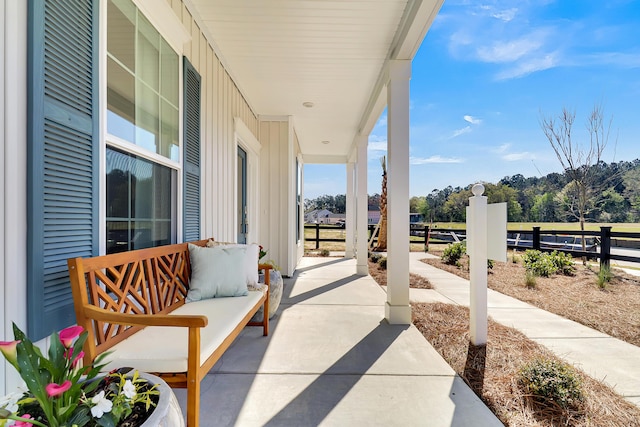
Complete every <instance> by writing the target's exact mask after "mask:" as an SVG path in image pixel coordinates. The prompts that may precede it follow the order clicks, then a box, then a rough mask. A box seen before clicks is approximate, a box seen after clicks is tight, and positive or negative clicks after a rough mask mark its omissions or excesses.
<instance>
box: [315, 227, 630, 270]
mask: <svg viewBox="0 0 640 427" xmlns="http://www.w3.org/2000/svg"><path fill="white" fill-rule="evenodd" d="M304 228H305V229H315V238H314V239H306V240H307V241H314V242H315V248H316V249H319V248H320V243H321V242H345V239H343V238H323V237H321V231H322V230H340V229H341V227H337V226H328V225H323V226H322V227H321V226H320V224H314V225H305V226H304ZM374 230H375V225H369V240H371V239H372V238H373V241H374V242H375V241H376V239H377V236H373V233H374ZM416 237H417V238H416ZM410 238H412V240H411V243H421V244H423V245H424V247H425V250H426V249H427V248H428V247H429V245H430V244H431V245H433V244H450V243H454V242H461V241H464V240H465V239H466V231H465V230H461V229H446V228H434V229H430V228H429V226H425V225H417V224H411V227H410ZM583 241H584V246H583ZM507 247H508V248H511V249H516V250H518V249H520V250H526V249H537V250H540V251H543V252H552V251H554V250H555V251H562V252H568V253H570V254H571V255H573V256H575V257H587V258H589V259H598V260H599V261H600V265H601V266H609V265H610V262H611V260H616V261H626V262H636V263H640V257H636V256H629V255H622V254H615V253H612V251H611V248H612V247H616V248H632V249H640V233H630V232H616V231H611V227H600V231H579V230H578V231H576V230H541V229H540V227H533V228H532V229H531V230H507Z"/></svg>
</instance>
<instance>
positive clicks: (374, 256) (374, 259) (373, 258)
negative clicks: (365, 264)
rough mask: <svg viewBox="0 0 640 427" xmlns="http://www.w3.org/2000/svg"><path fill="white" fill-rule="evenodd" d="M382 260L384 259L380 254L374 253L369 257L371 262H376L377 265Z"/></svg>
mask: <svg viewBox="0 0 640 427" xmlns="http://www.w3.org/2000/svg"><path fill="white" fill-rule="evenodd" d="M380 258H382V255H380V254H376V253H372V254H371V255H369V259H370V260H371V262H375V263H376V264H377V263H378V261H380Z"/></svg>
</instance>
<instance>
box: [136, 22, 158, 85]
mask: <svg viewBox="0 0 640 427" xmlns="http://www.w3.org/2000/svg"><path fill="white" fill-rule="evenodd" d="M138 77H140V79H141V80H142V81H143V82H145V83H146V84H147V85H149V86H150V87H151V88H152V89H153V90H154V91H156V92H160V34H159V33H158V32H157V31H156V29H155V28H153V26H152V25H151V23H150V22H149V21H147V19H146V18H145V17H144V16H143V15H142V14H139V15H138Z"/></svg>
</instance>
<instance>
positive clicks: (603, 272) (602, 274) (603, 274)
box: [598, 266, 613, 289]
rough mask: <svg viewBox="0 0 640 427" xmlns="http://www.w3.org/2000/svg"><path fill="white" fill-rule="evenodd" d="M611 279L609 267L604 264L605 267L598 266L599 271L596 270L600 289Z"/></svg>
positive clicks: (611, 274)
mask: <svg viewBox="0 0 640 427" xmlns="http://www.w3.org/2000/svg"><path fill="white" fill-rule="evenodd" d="M611 279H613V273H612V272H611V267H609V266H606V267H602V268H600V271H598V287H599V288H600V289H606V288H607V284H608V283H609V282H611Z"/></svg>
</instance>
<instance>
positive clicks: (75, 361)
mask: <svg viewBox="0 0 640 427" xmlns="http://www.w3.org/2000/svg"><path fill="white" fill-rule="evenodd" d="M72 355H73V348H70V349H68V350H65V352H64V357H65V358H67V359H71V356H72ZM83 357H84V351H81V352H80V353H78V355H77V356H76V358H75V359H73V362H71V366H72V367H74V368H75V367H76V365H77V364H78V362H80V360H82V358H83Z"/></svg>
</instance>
